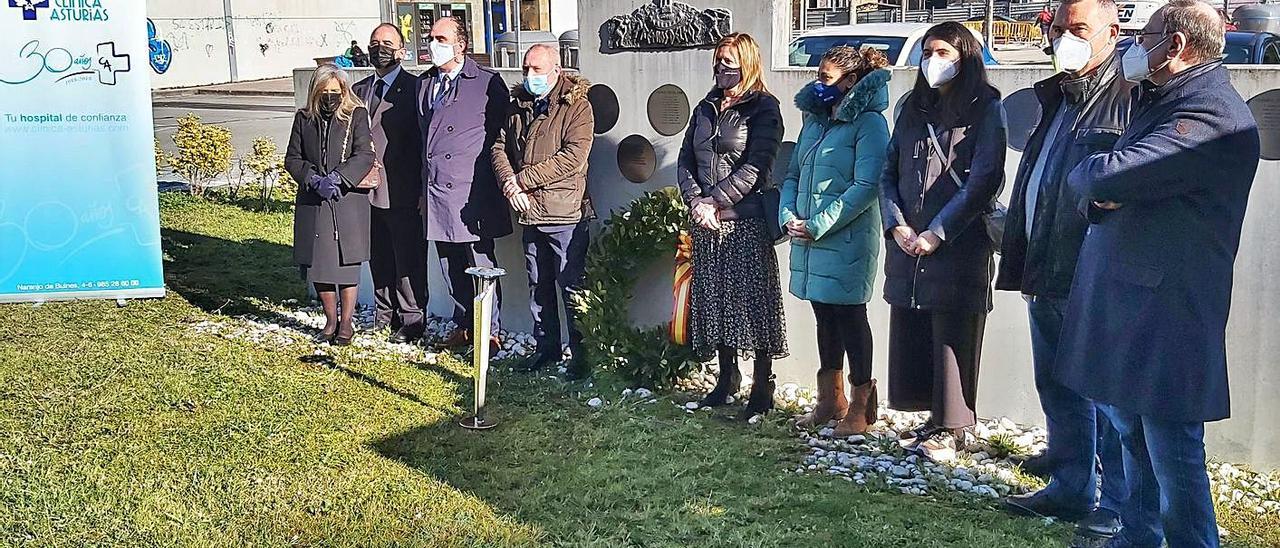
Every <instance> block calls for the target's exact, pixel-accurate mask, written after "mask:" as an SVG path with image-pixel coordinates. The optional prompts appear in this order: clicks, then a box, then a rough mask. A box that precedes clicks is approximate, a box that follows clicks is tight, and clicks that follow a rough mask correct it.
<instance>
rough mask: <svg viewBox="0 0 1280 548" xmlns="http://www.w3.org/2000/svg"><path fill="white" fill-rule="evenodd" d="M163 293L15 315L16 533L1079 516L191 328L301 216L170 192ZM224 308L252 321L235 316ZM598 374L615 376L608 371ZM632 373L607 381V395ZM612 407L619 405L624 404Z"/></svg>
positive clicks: (857, 531) (10, 406) (902, 532)
mask: <svg viewBox="0 0 1280 548" xmlns="http://www.w3.org/2000/svg"><path fill="white" fill-rule="evenodd" d="M162 206H163V207H162V215H163V220H164V226H165V234H164V241H165V255H166V265H165V267H166V277H167V281H168V285H169V287H170V289H171V291H172V292H171V293H170V296H169V297H168V298H166V299H163V300H154V301H143V302H133V303H130V304H129V305H128V306H127V307H124V308H117V307H116V306H114V304H110V303H105V302H79V303H55V304H47V305H44V306H40V307H35V306H30V305H11V306H3V307H0V341H3V344H0V546H9V545H17V546H24V545H42V546H43V545H65V546H90V545H93V546H98V545H121V546H206V545H213V546H239V545H246V544H253V545H304V546H333V545H341V546H392V545H394V546H524V545H565V546H619V545H633V546H690V545H710V546H875V547H879V546H904V547H906V546H910V547H916V546H963V547H969V546H1062V545H1065V543H1066V541H1067V540H1068V538H1069V537H1070V533H1069V531H1068V529H1067V528H1065V527H1063V526H1060V525H1057V526H1046V525H1044V524H1043V523H1041V522H1040V521H1038V520H1030V519H1015V518H1009V517H1006V516H1005V515H1003V514H1001V513H1000V512H998V511H996V510H994V509H993V507H992V505H991V504H989V503H968V502H964V501H961V500H958V499H957V500H942V501H930V500H927V499H922V498H916V497H907V496H903V495H900V494H896V493H883V492H875V491H871V490H866V489H862V488H858V487H856V486H853V485H851V484H849V483H847V482H845V481H841V480H838V479H835V478H830V477H825V476H811V475H797V474H795V473H794V472H793V471H792V470H793V469H794V467H795V462H796V461H797V460H798V459H797V455H798V454H799V453H800V451H801V450H800V448H799V447H797V445H796V442H795V440H794V439H793V438H792V437H790V436H789V435H788V433H787V432H786V431H785V429H784V428H783V427H782V426H781V425H780V421H773V422H770V423H767V424H765V425H764V426H761V427H747V426H745V425H739V424H732V423H728V422H725V421H722V420H718V419H716V418H713V417H708V416H706V415H704V414H698V415H687V414H686V413H684V412H683V411H682V410H680V409H677V408H675V406H673V405H672V404H671V403H669V402H668V401H666V400H662V401H659V402H658V403H656V404H651V405H645V404H626V403H616V404H610V405H606V406H604V407H603V408H601V409H598V410H593V409H589V408H588V407H586V406H585V405H583V403H582V399H581V398H580V397H579V396H580V395H579V394H578V393H576V392H574V390H575V388H574V387H573V386H570V385H563V384H560V383H558V382H554V381H546V380H531V379H526V378H521V377H511V376H506V375H499V376H498V377H497V378H496V382H495V383H494V384H495V386H493V395H492V397H493V398H494V401H495V402H496V403H495V405H494V406H493V409H492V413H493V415H494V417H496V418H497V419H498V420H499V421H501V426H499V427H498V429H496V430H493V431H490V432H485V433H474V432H468V431H464V430H461V429H459V428H458V427H456V426H455V423H456V420H457V418H458V417H459V416H460V414H461V413H462V412H463V407H465V405H466V404H467V402H469V398H470V395H469V394H470V373H469V371H468V368H467V366H466V364H464V363H463V362H461V361H459V360H456V359H443V360H440V361H439V363H438V364H427V363H411V362H410V363H407V362H405V361H402V360H394V359H389V358H382V357H369V356H370V354H369V353H367V352H363V351H358V350H347V349H343V350H337V351H333V352H331V355H332V357H331V358H323V359H318V358H315V357H314V356H313V350H312V349H311V348H309V347H306V346H303V345H301V344H297V345H287V346H281V347H263V346H260V345H256V344H254V343H251V342H247V341H235V340H228V339H226V338H222V337H219V336H217V335H213V334H202V333H198V332H195V331H194V330H193V329H192V325H193V324H194V323H196V322H201V321H205V320H210V319H211V318H215V316H217V315H218V314H216V313H215V312H214V311H219V310H220V311H221V313H222V314H240V313H269V311H270V310H272V309H273V307H278V306H280V305H281V304H282V303H284V302H286V301H287V300H289V299H303V298H305V292H304V291H303V287H302V284H301V283H300V282H298V281H297V279H296V270H295V269H294V268H293V267H292V266H291V263H290V255H289V247H288V242H289V239H290V236H289V234H290V232H289V231H290V214H289V213H288V212H287V211H277V212H274V213H249V212H246V211H244V210H242V209H239V208H236V207H231V206H227V205H217V204H210V203H203V202H195V201H192V200H191V199H189V198H185V197H182V196H172V195H166V196H164V197H163V199H162ZM218 321H237V320H234V319H230V318H227V319H220V320H218ZM602 382H604V383H606V384H608V383H610V382H611V381H610V379H609V378H608V377H607V376H604V378H603V379H602ZM615 388H618V389H620V387H614V386H609V387H608V388H607V389H608V390H613V392H612V394H617V390H616V389H615ZM614 399H616V398H614Z"/></svg>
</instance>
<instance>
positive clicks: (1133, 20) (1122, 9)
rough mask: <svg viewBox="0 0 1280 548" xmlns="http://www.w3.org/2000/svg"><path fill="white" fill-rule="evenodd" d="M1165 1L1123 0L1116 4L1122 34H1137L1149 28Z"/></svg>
mask: <svg viewBox="0 0 1280 548" xmlns="http://www.w3.org/2000/svg"><path fill="white" fill-rule="evenodd" d="M1164 4H1165V2H1164V0H1121V1H1120V2H1119V3H1117V4H1116V11H1117V14H1118V15H1119V19H1120V33H1121V34H1137V33H1139V32H1141V31H1142V27H1145V26H1147V22H1148V21H1150V20H1151V16H1152V15H1155V13H1156V10H1158V9H1160V8H1161V7H1163V6H1164Z"/></svg>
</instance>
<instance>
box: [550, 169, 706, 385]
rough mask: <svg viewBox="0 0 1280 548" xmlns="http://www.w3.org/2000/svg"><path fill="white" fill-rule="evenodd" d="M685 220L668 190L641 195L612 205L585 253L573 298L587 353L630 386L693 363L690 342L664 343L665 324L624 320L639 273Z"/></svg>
mask: <svg viewBox="0 0 1280 548" xmlns="http://www.w3.org/2000/svg"><path fill="white" fill-rule="evenodd" d="M687 218H688V210H687V209H686V208H685V205H684V201H683V200H681V198H680V194H679V191H677V190H676V189H675V188H673V187H667V188H664V189H662V190H658V191H654V192H649V193H646V194H645V195H644V196H641V197H639V198H637V199H635V200H634V201H632V202H631V204H630V205H629V206H628V207H627V209H625V210H623V211H615V212H614V213H613V214H612V215H611V216H610V218H609V219H608V220H606V221H605V223H604V227H605V228H604V232H603V233H602V234H601V235H600V236H599V237H598V238H596V239H595V241H593V242H592V243H591V248H590V249H589V251H588V252H587V266H586V278H587V279H586V284H585V289H583V290H582V291H579V292H577V294H575V296H574V306H575V308H576V309H577V311H578V318H579V322H580V325H581V327H582V332H583V342H584V344H585V346H586V350H587V359H588V360H589V361H590V362H591V363H595V364H598V365H600V366H601V367H603V368H606V369H613V370H615V371H617V372H618V373H619V374H621V375H622V376H623V377H624V378H626V379H627V380H629V381H630V382H632V383H634V384H635V385H636V386H648V387H655V388H656V387H664V386H671V385H672V384H674V383H675V382H676V381H678V380H680V379H682V378H686V377H688V376H689V375H690V374H691V373H693V372H694V371H695V370H697V368H698V366H699V364H700V363H701V360H700V359H698V357H697V356H696V355H695V354H694V352H693V349H692V348H691V347H689V346H684V345H677V344H674V343H673V342H671V340H670V338H669V337H668V333H667V325H665V324H664V325H657V326H649V327H640V328H637V327H635V326H632V325H631V324H630V322H629V321H628V317H629V314H628V310H629V308H630V304H631V299H632V292H633V291H634V289H635V285H636V281H637V279H638V277H639V274H640V273H641V272H643V271H645V270H646V268H647V267H648V266H649V265H650V264H652V263H653V261H655V260H657V259H659V258H661V257H663V256H671V255H674V254H675V250H676V243H677V241H678V238H679V234H680V231H681V229H682V228H684V226H685V225H686V223H687Z"/></svg>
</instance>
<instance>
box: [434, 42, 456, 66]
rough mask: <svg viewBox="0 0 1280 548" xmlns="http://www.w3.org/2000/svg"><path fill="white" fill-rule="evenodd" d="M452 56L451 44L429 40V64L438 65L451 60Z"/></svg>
mask: <svg viewBox="0 0 1280 548" xmlns="http://www.w3.org/2000/svg"><path fill="white" fill-rule="evenodd" d="M454 57H456V56H455V55H454V53H453V44H441V43H440V42H431V64H433V65H435V66H437V67H438V66H440V65H443V64H445V63H448V62H449V61H452V60H453V58H454Z"/></svg>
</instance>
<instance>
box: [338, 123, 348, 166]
mask: <svg viewBox="0 0 1280 548" xmlns="http://www.w3.org/2000/svg"><path fill="white" fill-rule="evenodd" d="M346 125H347V127H346V129H345V130H343V134H342V155H341V156H339V158H342V160H341V161H340V162H339V163H344V162H346V161H347V159H348V158H347V143H349V142H351V120H347V124H346Z"/></svg>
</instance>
